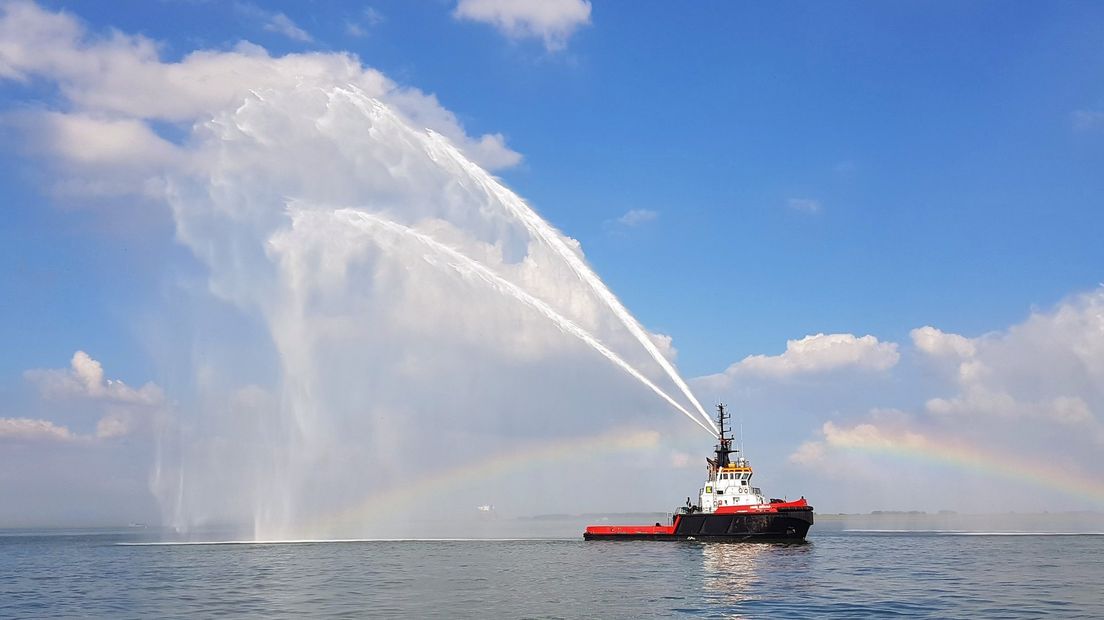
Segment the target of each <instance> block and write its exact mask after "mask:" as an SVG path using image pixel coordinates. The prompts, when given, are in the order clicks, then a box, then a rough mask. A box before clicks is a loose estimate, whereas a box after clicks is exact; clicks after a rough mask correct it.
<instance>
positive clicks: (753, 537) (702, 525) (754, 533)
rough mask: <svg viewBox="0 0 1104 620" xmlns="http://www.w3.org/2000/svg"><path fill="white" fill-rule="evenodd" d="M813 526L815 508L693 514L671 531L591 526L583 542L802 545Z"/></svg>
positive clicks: (678, 518) (679, 519) (680, 519)
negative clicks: (798, 543)
mask: <svg viewBox="0 0 1104 620" xmlns="http://www.w3.org/2000/svg"><path fill="white" fill-rule="evenodd" d="M812 525H813V510H812V508H800V509H788V510H787V509H782V510H778V511H777V512H761V513H751V512H738V513H725V514H719V513H692V514H686V515H678V516H676V517H675V521H674V523H672V524H671V526H669V527H654V528H653V527H632V526H591V527H588V528H587V529H586V531H585V532H584V533H583V539H584V540H711V541H731V542H803V541H804V540H805V536H806V534H808V532H809V528H810V527H811V526H812Z"/></svg>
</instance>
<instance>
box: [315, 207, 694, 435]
mask: <svg viewBox="0 0 1104 620" xmlns="http://www.w3.org/2000/svg"><path fill="white" fill-rule="evenodd" d="M334 215H335V216H336V217H338V218H340V219H342V220H343V221H345V222H347V223H349V224H351V225H353V226H356V227H358V228H360V229H362V230H367V229H371V228H378V229H382V230H386V231H388V232H390V233H393V234H396V235H400V236H404V237H407V238H410V239H413V240H415V241H417V242H419V243H421V244H422V245H424V246H426V247H427V248H429V249H431V250H433V251H434V252H435V253H437V254H439V255H441V256H444V257H446V258H447V259H449V260H450V261H451V262H449V263H448V267H449V268H451V269H453V270H455V271H456V272H457V273H460V274H461V275H463V276H466V277H474V278H476V279H478V280H480V281H482V282H484V283H485V284H488V285H490V286H491V287H492V288H494V289H495V290H497V291H499V292H501V293H504V294H506V295H509V296H511V297H513V298H514V299H517V300H518V301H520V302H521V303H523V304H525V305H527V306H529V307H530V308H533V309H534V310H536V311H538V312H540V313H541V314H542V315H543V316H545V317H546V318H547V319H549V320H550V321H552V322H553V323H554V324H555V325H556V326H557V327H558V328H559V329H560V330H561V331H563V332H564V333H567V334H570V335H572V336H575V337H576V338H578V339H579V340H582V341H583V342H584V343H586V344H587V345H589V346H590V347H592V348H593V349H594V350H595V351H597V352H598V353H600V354H601V355H603V356H604V357H606V358H607V359H609V360H610V361H611V362H613V363H614V364H616V365H617V366H618V367H620V368H621V369H622V370H624V371H625V372H627V373H629V375H631V376H632V377H634V378H636V379H637V380H639V381H640V382H641V383H643V384H644V385H645V386H647V387H648V388H649V389H651V390H652V391H653V392H655V393H656V394H657V395H658V396H659V397H660V398H662V399H663V400H665V401H667V403H669V404H670V405H671V406H672V407H674V408H675V409H676V410H678V411H679V412H680V413H682V414H683V415H685V416H686V417H688V418H689V419H690V420H691V421H693V422H694V423H695V424H697V425H698V426H700V427H702V428H703V429H704V430H705V431H706V432H708V433H710V434H712V435H716V433H715V432H714V431H713V430H711V429H710V428H709V427H707V426H706V425H704V424H702V423H701V421H699V420H698V419H697V418H696V417H694V415H693V414H692V413H690V412H689V411H687V409H686V408H685V407H683V406H682V405H680V404H679V403H678V402H677V401H676V400H674V399H673V398H671V397H670V396H669V395H668V394H667V393H666V392H664V391H663V390H662V389H660V388H659V386H657V385H656V384H655V383H653V382H652V381H651V380H649V379H648V378H647V377H645V376H644V375H643V374H641V373H640V371H638V370H637V369H636V368H633V366H632V365H630V364H629V363H628V362H626V361H625V360H624V359H622V358H621V356H619V355H617V354H616V353H614V352H613V351H611V350H610V349H609V348H608V347H606V346H605V345H604V344H602V343H601V341H599V340H598V339H597V338H595V337H594V336H593V335H592V334H590V332H588V331H586V330H585V329H583V328H582V327H580V326H579V325H578V324H576V323H575V322H573V321H571V320H570V319H568V318H567V317H565V316H563V315H561V314H560V313H558V312H556V311H555V310H554V309H552V307H551V306H549V305H548V304H547V303H545V302H543V301H541V300H540V299H537V298H536V297H534V296H533V295H531V294H530V293H528V292H526V291H525V290H524V289H522V288H521V287H519V286H518V285H516V284H514V283H513V282H510V281H509V280H507V279H505V278H503V277H502V276H500V275H498V274H496V273H495V272H493V271H491V270H490V269H489V268H487V267H486V266H485V265H483V264H482V263H480V262H479V261H476V260H475V259H473V258H471V257H469V256H467V255H465V254H463V253H461V252H459V251H457V250H455V249H453V248H451V247H449V246H447V245H445V244H443V243H441V242H440V241H437V240H436V239H434V238H433V237H430V236H429V235H426V234H423V233H420V232H418V231H416V230H414V229H412V228H409V227H407V226H403V225H402V224H399V223H397V222H394V221H391V220H388V219H386V218H383V217H380V216H378V215H374V214H371V213H366V212H364V211H359V210H356V209H338V210H336V211H335V212H334Z"/></svg>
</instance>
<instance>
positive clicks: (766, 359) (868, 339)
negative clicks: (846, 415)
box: [706, 334, 900, 383]
mask: <svg viewBox="0 0 1104 620" xmlns="http://www.w3.org/2000/svg"><path fill="white" fill-rule="evenodd" d="M899 359H900V354H899V353H898V352H897V343H895V342H879V341H878V339H877V338H875V337H874V336H870V335H867V336H861V337H859V336H855V335H853V334H815V335H811V336H805V337H804V338H802V339H800V340H788V341H786V350H785V351H784V352H783V353H782V354H780V355H749V356H747V357H745V358H744V359H742V360H740V361H739V362H736V363H735V364H733V365H731V366H729V367H728V369H727V370H725V371H724V373H722V374H721V375H713V376H712V377H708V378H706V379H710V380H713V381H714V382H717V381H719V382H721V383H725V382H727V381H728V380H731V378H732V377H735V376H739V375H748V376H755V377H765V378H772V379H784V378H787V377H794V376H798V375H805V374H817V373H824V372H830V371H835V370H842V369H847V368H853V369H857V370H874V371H882V370H887V369H889V368H892V367H893V366H894V365H895V364H896V363H897V360H899Z"/></svg>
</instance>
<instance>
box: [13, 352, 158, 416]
mask: <svg viewBox="0 0 1104 620" xmlns="http://www.w3.org/2000/svg"><path fill="white" fill-rule="evenodd" d="M24 376H25V377H26V378H27V379H28V380H29V381H31V382H32V383H34V384H35V385H37V386H38V389H39V391H40V392H41V394H42V396H43V397H45V398H55V399H62V398H76V399H81V398H84V399H92V400H102V401H108V402H112V403H119V404H127V405H144V406H157V405H161V404H162V403H163V402H164V394H163V393H162V391H161V388H159V387H157V385H155V384H153V383H146V384H145V385H143V386H142V387H140V388H137V389H135V388H132V387H130V386H129V385H127V384H125V383H123V382H122V381H120V380H118V379H105V378H104V371H103V366H102V365H101V364H100V363H99V362H98V361H96V360H94V359H92V357H90V356H89V355H88V354H87V353H85V352H84V351H77V352H76V353H74V354H73V358H72V360H71V361H70V363H69V368H63V369H57V370H42V369H36V370H28V371H27V372H26V373H24Z"/></svg>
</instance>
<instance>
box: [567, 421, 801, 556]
mask: <svg viewBox="0 0 1104 620" xmlns="http://www.w3.org/2000/svg"><path fill="white" fill-rule="evenodd" d="M728 418H729V416H728V413H726V412H725V408H724V405H717V422H718V423H719V429H720V436H719V437H718V443H717V446H716V449H715V454H716V456H715V457H714V458H707V459H705V462H706V464H707V465H708V468H709V477H708V478H707V479H706V481H705V485H704V486H703V487H702V488H701V491H700V493H699V501H698V503H697V505H693V504H691V503H690V499H689V498H687V500H686V506H683V507H682V508H679V510H678V512H677V513H675V514H674V516H672V517H671V523H670V524H669V525H660V524H658V523H657V524H655V525H591V526H588V527H587V528H586V532H584V533H583V538H584V539H586V540H718V541H747V542H750V541H763V542H801V541H804V540H805V534H807V533H808V531H809V527H810V526H812V525H813V507H812V506H810V505H809V502H807V501H805V498H804V497H802V498H801V499H799V500H796V501H792V502H787V501H784V500H780V499H771V500H770V501H767V499H765V498H764V497H763V495H762V492H761V491H760V490H759V488H758V487H753V486H751V473H752V472H751V463H749V462H748V460H747V459H746V458H744V457H743V456H739V455H738V456H737V457H736V458H733V457H732V455H734V454H738V452H739V450H735V449H733V448H732V438H731V437H730V436H728V434H727V433H728V429H726V427H725V422H726V421H727V420H728Z"/></svg>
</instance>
